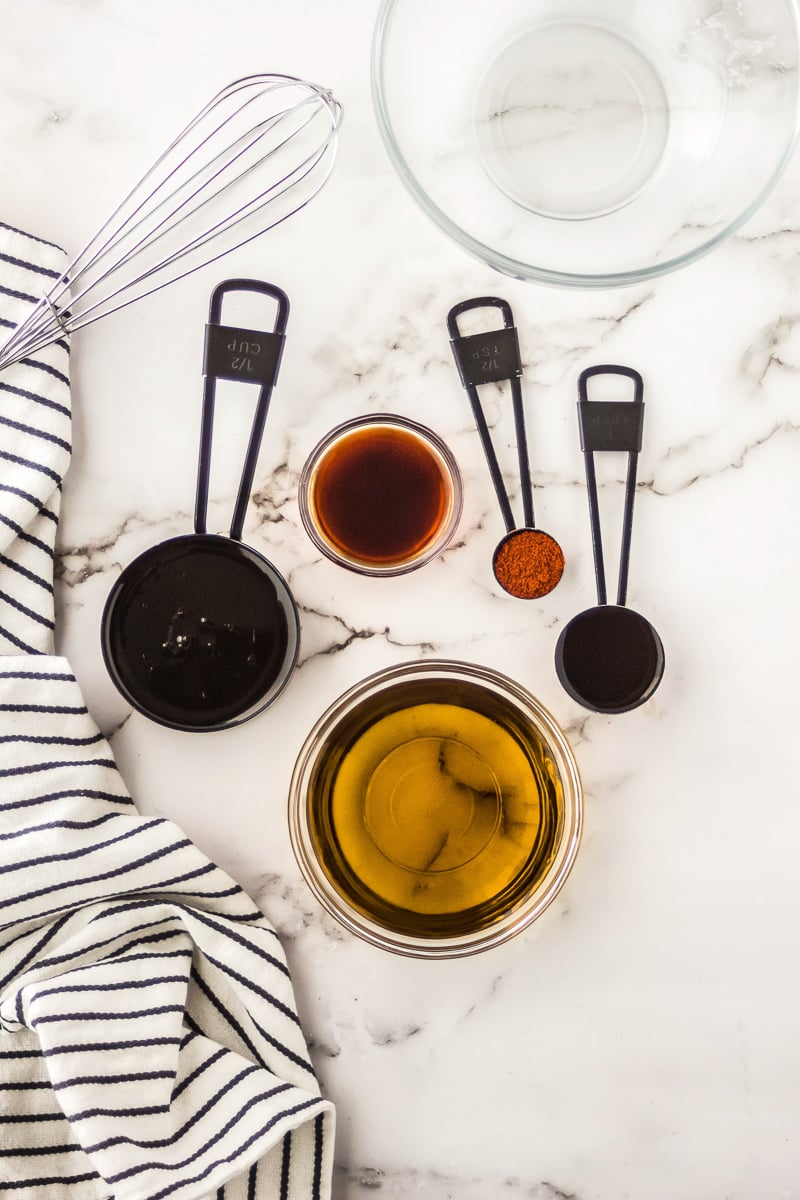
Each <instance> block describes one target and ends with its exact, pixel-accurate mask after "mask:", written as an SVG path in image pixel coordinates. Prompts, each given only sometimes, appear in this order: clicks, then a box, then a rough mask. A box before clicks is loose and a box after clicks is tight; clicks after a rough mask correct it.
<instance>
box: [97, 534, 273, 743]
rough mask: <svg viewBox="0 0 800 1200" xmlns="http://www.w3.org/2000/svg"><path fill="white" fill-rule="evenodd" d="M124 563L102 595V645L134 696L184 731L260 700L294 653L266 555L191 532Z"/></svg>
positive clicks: (225, 718)
mask: <svg viewBox="0 0 800 1200" xmlns="http://www.w3.org/2000/svg"><path fill="white" fill-rule="evenodd" d="M131 569H132V570H133V575H132V577H129V578H128V579H127V580H126V581H125V586H124V587H122V588H120V590H119V591H118V593H117V595H116V598H115V599H113V601H112V602H110V603H111V608H110V614H109V620H108V622H107V629H106V635H105V636H106V646H105V648H104V649H105V652H106V657H107V660H108V661H110V662H112V663H113V664H114V667H115V672H116V674H117V677H118V680H119V683H120V685H121V686H122V689H123V691H124V692H125V693H126V694H127V695H128V697H129V699H131V701H132V703H133V704H134V705H135V706H136V707H137V708H138V709H140V710H141V711H143V712H145V713H147V715H149V716H152V717H154V718H155V719H156V720H161V721H163V722H165V723H167V724H170V725H175V726H178V727H180V728H186V729H193V728H196V729H204V728H216V727H219V726H222V725H224V724H226V723H228V722H230V721H232V720H235V718H236V717H238V716H240V715H242V714H243V713H246V712H247V711H248V710H249V709H251V708H252V707H253V706H254V705H256V704H258V702H259V701H260V700H261V699H262V698H263V697H264V696H265V695H266V694H267V693H268V692H269V690H270V688H271V687H272V686H273V684H274V683H275V681H276V680H277V678H278V676H279V675H280V674H281V671H282V669H283V668H284V666H285V663H286V660H287V655H289V654H292V653H293V650H292V646H291V644H290V640H291V639H290V626H289V621H288V619H287V614H286V611H285V608H284V603H283V602H282V599H281V597H280V596H279V594H278V591H277V589H276V587H275V584H274V583H273V582H272V580H271V579H270V577H269V575H268V574H267V573H265V572H266V570H267V569H268V564H267V563H266V560H264V559H262V558H261V556H260V555H258V554H256V553H255V551H252V550H250V549H249V547H247V546H244V545H242V544H241V543H240V542H235V541H232V540H231V539H229V538H223V537H216V536H197V535H189V536H186V537H180V538H175V539H173V540H172V541H171V542H166V543H163V544H162V545H160V546H156V547H154V548H153V550H151V551H149V552H147V553H146V554H143V555H142V556H141V557H140V558H139V559H137V560H136V562H135V563H134V564H132V568H129V570H131Z"/></svg>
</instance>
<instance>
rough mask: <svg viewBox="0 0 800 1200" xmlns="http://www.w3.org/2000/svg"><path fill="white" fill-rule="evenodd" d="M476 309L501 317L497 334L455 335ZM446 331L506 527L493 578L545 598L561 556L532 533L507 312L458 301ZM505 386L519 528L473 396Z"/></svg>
mask: <svg viewBox="0 0 800 1200" xmlns="http://www.w3.org/2000/svg"><path fill="white" fill-rule="evenodd" d="M481 308H494V309H499V310H500V313H501V314H502V317H503V325H502V328H499V329H492V330H489V331H487V332H481V333H473V334H468V335H463V334H461V333H460V331H459V327H458V318H459V317H460V316H462V314H463V313H466V312H472V311H474V310H475V309H481ZM447 330H448V333H449V335H450V346H451V348H452V351H453V357H454V358H455V360H456V366H457V367H458V373H459V375H460V377H461V382H462V384H463V385H464V388H465V389H466V392H467V395H468V396H469V402H470V407H471V408H472V415H473V417H474V419H475V425H476V428H477V430H478V435H479V437H480V439H481V445H482V446H483V452H484V454H485V456H486V462H487V465H488V467H489V474H490V475H491V479H492V484H493V486H494V490H495V494H496V496H497V500H498V503H499V505H500V512H501V514H502V517H503V523H504V524H505V527H506V533H505V537H503V538H502V539H501V541H500V542H499V543H498V545H497V547H496V549H495V551H494V554H493V556H492V570H493V572H494V577H495V579H496V580H497V582H498V583H499V584H500V586H501V587H502V588H503V590H504V591H506V592H508V593H509V594H510V595H512V596H516V597H517V598H518V599H521V600H536V599H539V597H541V596H546V595H547V594H548V592H551V591H552V590H553V588H554V587H555V586H556V584H557V583H558V581H559V580H560V579H561V576H562V574H563V572H564V553H563V551H562V549H561V547H560V546H559V544H558V542H557V541H556V539H555V538H554V537H551V535H550V534H549V533H545V532H544V530H541V529H537V528H536V526H535V522H534V514H533V485H532V482H531V467H530V458H529V455H528V439H527V435H526V432H525V410H524V408H523V403H522V384H521V378H522V357H521V355H520V350H519V338H518V336H517V330H516V327H515V325H514V317H513V314H512V312H511V306H510V305H509V304H508V303H507V301H505V300H500V299H498V297H496V296H479V297H477V298H476V299H474V300H462V301H461V302H460V303H459V304H455V305H454V306H453V307H452V308H451V309H450V312H449V313H448V314H447ZM505 381H508V382H509V383H510V385H511V402H512V407H513V409H514V427H515V433H516V441H517V456H518V459H519V476H520V491H521V494H522V521H523V523H522V525H521V526H518V525H517V523H516V521H515V520H514V514H513V512H512V510H511V502H510V500H509V498H508V493H507V491H506V489H505V485H504V483H503V473H502V471H501V470H500V464H499V462H498V460H497V454H496V453H495V449H494V446H493V444H492V437H491V434H490V432H489V426H488V424H487V423H486V417H485V415H484V412H483V409H482V407H481V402H480V397H479V394H478V388H479V386H480V385H481V384H484V383H500V382H505Z"/></svg>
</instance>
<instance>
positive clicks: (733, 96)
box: [373, 0, 798, 287]
mask: <svg viewBox="0 0 800 1200" xmlns="http://www.w3.org/2000/svg"><path fill="white" fill-rule="evenodd" d="M797 68H798V17H797V12H796V8H795V3H794V0H717V2H716V3H713V4H712V3H710V2H709V0H668V3H664V2H663V0H504V3H503V4H501V5H492V4H490V3H489V2H488V0H436V2H435V3H431V2H430V0H383V3H382V4H381V8H380V12H379V16H378V20H377V25H376V29H375V37H374V45H373V97H374V102H375V109H376V113H377V118H378V124H379V126H380V129H381V132H382V134H383V137H384V140H385V142H386V145H387V148H388V150H389V154H390V157H391V159H392V162H393V163H394V165H395V167H396V168H397V170H398V172H399V174H400V177H401V179H402V180H403V182H404V183H405V184H406V186H407V187H408V189H409V190H410V192H411V194H412V195H413V196H414V197H415V198H416V200H417V201H418V202H419V204H420V205H421V206H422V208H423V209H424V210H425V211H426V212H427V213H428V215H429V216H430V217H432V218H433V220H434V221H435V222H436V223H437V224H438V225H439V226H440V227H441V228H442V229H443V230H444V231H445V232H446V233H447V234H449V235H450V237H451V238H453V239H454V240H455V241H456V242H458V243H459V244H460V245H461V246H462V247H463V248H464V249H466V250H468V251H470V252H471V253H472V254H474V255H476V256H477V257H478V258H480V259H482V260H484V261H485V262H487V263H489V264H490V265H491V266H493V267H495V268H497V269H498V270H500V271H502V272H504V273H505V274H508V275H511V276H514V277H516V278H520V279H533V280H539V281H541V282H545V283H554V284H564V285H572V286H580V287H609V286H614V285H617V284H627V283H635V282H639V281H642V280H646V279H649V278H651V277H653V276H657V275H663V274H665V273H666V272H668V271H671V270H674V269H675V268H676V267H680V266H683V265H684V264H686V263H689V262H691V261H693V260H694V259H696V258H698V257H699V256H700V255H701V254H704V253H705V252H707V251H708V250H710V249H711V248H712V247H713V246H715V245H717V244H718V243H719V242H720V241H721V240H722V239H724V238H725V237H728V236H729V235H730V234H731V233H733V232H734V231H735V230H736V229H738V228H739V227H740V226H741V225H742V224H743V222H744V221H746V220H747V219H748V217H750V216H751V215H752V213H753V212H754V211H755V210H756V208H758V206H759V205H760V204H761V203H762V201H763V200H764V199H765V197H766V196H767V195H768V193H769V192H770V190H771V189H772V187H773V186H774V184H775V182H776V180H777V179H778V177H779V176H780V174H781V171H782V170H783V168H784V167H785V165H786V163H787V161H788V159H789V157H790V155H791V152H792V150H793V148H794V144H795V139H796V133H797V125H798V71H797Z"/></svg>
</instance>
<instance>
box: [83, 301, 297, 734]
mask: <svg viewBox="0 0 800 1200" xmlns="http://www.w3.org/2000/svg"><path fill="white" fill-rule="evenodd" d="M233 292H249V293H255V294H258V295H263V296H265V297H267V298H268V299H269V300H270V301H271V302H274V303H275V304H276V305H277V311H276V315H275V319H274V324H273V328H272V329H271V330H267V331H264V330H253V329H241V328H238V327H235V326H230V325H223V324H222V323H221V319H220V318H221V313H222V302H223V299H224V297H225V296H227V295H228V294H229V293H233ZM288 315H289V301H288V299H287V297H286V295H285V293H284V292H282V291H281V289H280V288H277V287H275V286H273V285H272V284H269V283H264V282H261V281H259V280H249V279H232V280H227V281H225V282H223V283H221V284H219V285H218V287H216V288H215V290H214V292H213V293H212V296H211V303H210V308H209V319H208V324H207V326H206V339H205V352H204V364H203V374H204V390H203V412H202V422H201V432H200V452H199V459H198V473H197V494H196V502H195V515H194V532H193V533H189V534H184V535H182V536H179V537H175V538H171V539H169V540H168V541H165V542H162V543H160V544H159V545H157V546H154V547H152V548H151V549H149V550H146V551H145V552H144V553H143V554H141V555H140V556H139V557H138V558H137V559H135V560H134V561H133V562H132V563H131V564H130V565H129V566H128V567H126V568H125V570H124V571H123V572H122V574H121V576H120V577H119V579H118V580H117V582H116V584H115V585H114V587H113V588H112V589H111V592H110V594H109V597H108V600H107V601H106V605H105V610H104V613H103V621H102V650H103V657H104V659H105V662H106V666H107V668H108V671H109V674H110V675H111V678H112V680H113V682H114V683H115V685H116V687H117V688H118V689H119V691H120V692H121V693H122V695H123V696H124V697H125V698H126V700H127V701H128V702H129V703H130V704H131V705H132V706H133V707H134V708H135V709H137V710H138V711H139V712H141V713H143V714H144V715H145V716H147V717H149V718H150V719H151V720H153V721H156V722H158V723H159V724H161V725H166V726H168V727H170V728H172V729H182V730H187V731H198V732H199V731H208V730H217V729H224V728H227V727H229V726H233V725H238V724H240V723H241V722H243V721H246V720H248V719H249V718H250V717H253V716H255V715H256V714H257V713H260V712H262V711H263V710H264V709H265V708H266V707H267V706H268V705H269V704H271V703H272V702H273V701H274V700H275V699H276V697H277V696H278V695H279V694H280V692H281V691H282V690H283V688H284V687H285V686H286V684H287V682H288V680H289V677H290V676H291V674H292V671H293V669H294V666H295V663H296V661H297V655H298V650H299V644H300V628H299V618H298V612H297V605H296V604H295V601H294V598H293V597H292V594H291V592H290V591H289V587H288V585H287V583H286V581H285V579H284V578H283V576H282V575H281V574H280V572H279V571H278V570H277V569H276V568H275V567H274V566H273V564H272V563H271V562H269V561H268V560H267V559H266V558H265V557H264V556H263V555H262V554H260V553H259V552H258V551H256V550H254V549H252V547H250V546H247V545H245V544H244V543H243V542H242V540H241V539H242V529H243V526H244V519H245V513H246V510H247V505H248V503H249V500H250V494H251V491H252V486H253V478H254V475H255V469H256V462H257V459H258V453H259V448H260V445H261V438H262V434H263V432H264V426H265V423H266V418H267V411H268V409H269V403H270V398H271V396H272V391H273V388H274V386H275V381H276V379H277V376H278V370H279V367H280V361H281V355H282V353H283V345H284V339H285V330H286V323H287V319H288ZM218 379H225V380H234V381H237V382H241V383H243V384H245V383H246V384H249V385H253V384H255V385H256V386H258V388H259V393H258V400H257V403H256V411H255V416H254V419H253V423H252V427H251V430H250V439H249V443H248V446H247V452H246V456H245V462H244V467H243V470H242V475H241V478H240V482H239V490H238V494H237V498H236V503H235V507H234V512H233V518H232V521H231V526H230V532H229V536H227V537H226V536H224V535H221V534H215V533H209V532H208V531H207V510H208V492H209V475H210V468H211V444H212V436H213V425H214V407H215V399H216V383H217V380H218Z"/></svg>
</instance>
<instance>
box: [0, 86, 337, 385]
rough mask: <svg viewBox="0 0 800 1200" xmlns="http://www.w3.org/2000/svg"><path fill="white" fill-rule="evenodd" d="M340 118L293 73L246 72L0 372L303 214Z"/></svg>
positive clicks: (20, 333)
mask: <svg viewBox="0 0 800 1200" xmlns="http://www.w3.org/2000/svg"><path fill="white" fill-rule="evenodd" d="M341 117H342V108H341V105H340V104H339V102H338V101H337V100H336V99H335V98H334V96H333V95H332V93H331V92H330V91H329V90H328V89H325V88H322V87H320V86H319V85H317V84H315V83H310V82H308V81H306V80H302V79H298V78H296V77H295V76H291V75H271V74H263V75H251V76H247V77H245V78H243V79H239V80H234V81H233V82H232V83H229V84H228V85H226V87H224V88H223V89H222V90H221V91H220V92H219V93H218V94H217V95H216V96H214V97H212V99H211V100H209V101H208V103H206V104H205V105H204V106H203V108H201V109H200V110H199V111H198V112H197V113H196V114H195V115H194V116H193V117H192V118H191V119H190V120H189V122H188V123H187V124H186V125H185V127H184V128H183V130H182V131H181V132H180V133H179V134H178V135H177V136H176V137H175V138H174V139H173V140H172V141H171V142H170V143H169V145H168V146H167V147H166V149H164V150H163V151H162V152H161V154H160V155H159V156H158V157H157V158H156V159H155V161H154V162H153V163H152V165H151V166H150V167H149V168H148V170H147V171H146V172H145V173H144V174H143V175H142V177H141V178H140V179H139V181H138V182H137V183H136V184H135V185H134V186H133V187H132V188H131V189H130V191H128V192H127V194H126V195H125V196H124V197H123V198H122V200H120V201H119V203H118V204H117V205H116V207H115V208H114V209H113V210H112V212H111V213H110V214H109V216H108V217H107V218H106V219H105V220H104V221H103V223H102V224H101V225H100V227H99V228H98V229H97V231H96V232H95V233H94V234H93V236H92V237H91V238H90V239H89V240H88V241H87V242H86V244H85V245H84V246H83V247H82V249H81V250H79V251H78V253H77V254H76V255H75V256H74V258H73V259H72V261H71V262H70V263H69V265H68V266H67V267H66V269H65V270H64V272H63V274H62V275H61V276H60V277H59V279H57V280H56V281H55V282H54V283H53V284H52V286H51V287H50V288H49V289H48V291H47V293H46V295H45V296H43V297H42V299H41V300H40V301H39V302H38V303H37V304H36V305H35V306H34V308H33V309H32V310H31V312H30V313H29V315H28V317H27V318H26V320H25V321H24V322H23V323H22V324H20V325H18V326H17V328H16V329H15V330H13V331H12V333H11V335H10V336H9V338H8V339H7V340H6V342H5V343H4V344H3V345H2V346H0V369H2V368H3V367H6V366H9V365H10V364H11V363H14V362H18V361H19V360H20V359H22V358H25V357H28V356H29V355H31V354H33V353H35V352H37V351H38V350H40V349H42V348H43V347H44V346H47V345H49V344H50V343H51V342H53V341H55V340H56V339H58V338H60V337H62V336H63V335H65V334H70V333H73V332H75V331H76V330H78V329H82V328H84V327H85V326H87V325H90V324H92V323H93V322H94V321H97V320H99V319H100V318H101V317H104V316H108V315H110V314H111V313H114V312H118V311H119V310H120V309H122V308H125V307H127V306H128V305H129V304H132V303H134V302H135V301H136V300H140V299H143V298H144V297H146V296H149V295H152V294H153V293H154V292H157V291H160V290H161V289H162V288H163V287H166V286H167V285H168V284H170V283H174V282H176V281H177V280H179V279H183V278H185V277H186V276H187V275H190V274H192V273H193V272H194V271H197V270H199V269H200V268H202V267H204V266H208V265H209V264H211V263H213V262H216V261H218V260H219V259H220V258H222V257H224V255H226V254H229V253H230V252H231V251H232V250H236V249H239V248H240V247H241V246H244V245H246V244H248V243H249V242H251V241H253V240H254V239H255V238H257V237H260V236H261V234H262V233H264V232H266V231H267V230H268V229H272V228H275V227H276V226H277V225H280V224H282V223H283V222H284V221H285V220H287V219H288V218H289V217H290V216H293V215H294V214H295V213H297V212H299V211H300V210H301V209H302V208H305V206H306V205H307V204H308V203H309V201H310V200H311V199H313V197H314V196H316V195H317V193H318V192H319V190H320V189H321V188H322V187H323V186H324V184H325V183H326V181H327V179H328V177H329V175H330V173H331V170H332V169H333V165H334V161H335V157H336V151H337V148H338V131H339V126H340V123H341ZM270 172H271V173H270ZM223 196H225V197H226V200H227V201H228V202H227V204H226V205H223V204H222V198H223ZM220 210H221V211H220Z"/></svg>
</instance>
